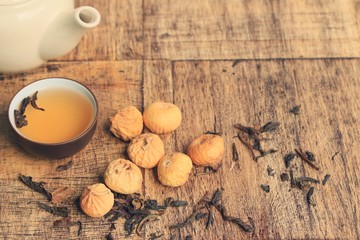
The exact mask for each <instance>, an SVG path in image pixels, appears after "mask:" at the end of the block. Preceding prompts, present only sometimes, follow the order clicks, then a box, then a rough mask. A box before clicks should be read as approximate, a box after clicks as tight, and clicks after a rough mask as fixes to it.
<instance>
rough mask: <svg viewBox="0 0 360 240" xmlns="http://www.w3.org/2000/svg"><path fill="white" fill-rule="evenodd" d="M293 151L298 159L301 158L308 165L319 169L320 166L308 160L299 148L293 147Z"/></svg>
mask: <svg viewBox="0 0 360 240" xmlns="http://www.w3.org/2000/svg"><path fill="white" fill-rule="evenodd" d="M295 152H296V154H297V155H298V156H299V157H300V159H301V160H303V161H304V162H305V163H307V164H308V165H309V166H310V167H312V168H314V169H315V170H317V171H319V170H320V168H319V167H318V166H316V165H315V164H314V163H312V161H310V160H309V159H308V158H307V156H306V155H305V154H304V153H303V152H302V151H301V150H298V149H295Z"/></svg>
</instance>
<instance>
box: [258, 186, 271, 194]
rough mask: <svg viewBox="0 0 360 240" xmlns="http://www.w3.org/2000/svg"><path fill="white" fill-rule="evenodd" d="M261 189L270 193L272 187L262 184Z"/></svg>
mask: <svg viewBox="0 0 360 240" xmlns="http://www.w3.org/2000/svg"><path fill="white" fill-rule="evenodd" d="M260 187H261V189H262V190H264V192H267V193H268V192H270V186H269V185H266V184H261V185H260Z"/></svg>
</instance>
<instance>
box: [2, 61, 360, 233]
mask: <svg viewBox="0 0 360 240" xmlns="http://www.w3.org/2000/svg"><path fill="white" fill-rule="evenodd" d="M359 63H360V62H359V60H312V61H308V60H292V61H289V60H288V61H241V62H233V61H190V62H188V61H179V62H169V61H145V62H144V82H142V80H141V69H142V68H141V61H130V62H113V63H111V64H109V63H106V64H105V63H102V62H92V63H91V64H88V63H86V64H85V63H84V64H81V63H79V64H76V65H75V66H74V65H72V64H69V63H57V64H53V65H52V64H50V65H47V67H44V68H42V69H39V70H38V71H37V72H34V73H33V74H31V73H30V74H29V75H27V76H28V80H23V81H22V80H21V76H13V77H9V78H8V79H4V80H2V81H1V82H0V83H1V85H2V86H8V87H9V86H11V87H13V88H15V87H14V86H16V88H19V87H21V85H23V84H25V83H26V82H28V81H31V79H32V78H34V79H35V78H39V77H42V76H44V75H64V76H66V75H67V76H68V77H75V75H72V74H71V72H76V75H77V76H79V75H78V74H80V73H82V74H83V77H84V78H83V80H82V81H83V82H84V83H85V84H87V85H88V86H89V87H90V88H91V89H92V90H93V91H94V92H95V94H96V96H97V98H98V100H99V104H100V106H101V117H100V121H99V127H98V129H97V131H96V134H95V136H94V139H93V140H92V141H91V143H90V144H89V145H88V146H87V147H86V148H85V149H84V150H83V151H82V152H80V153H79V154H76V155H74V156H73V157H71V158H68V159H64V160H61V161H48V160H45V159H35V158H33V157H31V156H30V155H28V154H27V153H25V152H24V151H23V150H22V149H21V148H20V147H19V146H17V145H16V143H14V142H13V140H12V137H11V133H10V132H9V128H8V126H7V123H6V122H5V121H6V117H5V113H4V112H5V108H6V106H5V105H4V103H5V102H8V101H9V100H10V97H11V94H10V92H9V93H7V94H5V95H2V96H3V97H2V98H3V101H2V103H3V104H2V105H1V109H2V112H3V114H2V117H1V125H2V126H5V127H4V128H3V127H2V128H1V129H2V132H1V135H0V136H1V139H0V140H1V141H0V142H1V149H2V150H1V155H2V158H1V164H2V166H3V167H2V170H1V178H0V189H1V192H2V194H1V197H0V198H1V199H0V201H1V202H2V203H3V204H2V205H1V209H0V212H1V214H0V216H1V218H0V226H1V228H0V229H1V232H0V235H1V236H3V237H4V238H14V237H16V236H27V237H28V238H29V239H39V238H47V239H56V238H57V237H59V236H60V235H63V236H67V237H68V238H70V239H73V238H76V234H77V233H76V227H72V228H71V229H70V230H69V231H68V230H66V229H65V230H59V229H53V228H52V227H51V225H52V222H53V221H55V220H56V219H57V218H56V217H53V216H51V215H49V214H48V213H46V212H44V211H42V210H40V209H39V208H38V207H36V205H34V204H32V203H29V202H31V201H34V200H40V201H44V200H45V199H44V198H43V197H42V196H40V195H39V194H37V193H34V192H32V191H31V190H29V189H28V188H26V187H25V186H24V185H23V184H22V183H20V182H19V181H18V180H17V174H18V173H23V174H27V175H32V176H33V177H34V179H35V180H37V181H45V182H47V185H46V186H47V187H48V188H49V189H51V190H54V189H56V188H58V187H61V186H69V187H71V188H73V189H74V190H75V191H76V193H77V194H76V196H78V195H79V194H80V193H81V191H82V190H83V188H84V187H85V186H86V185H88V184H92V183H95V182H97V181H99V180H98V177H99V175H101V174H102V172H103V171H104V169H105V168H106V165H107V164H108V163H109V161H111V160H113V159H115V158H118V157H126V153H125V149H126V144H125V143H123V142H121V141H119V140H118V139H115V137H114V136H112V135H111V134H110V132H109V131H108V128H107V127H106V121H107V118H108V116H110V115H111V114H113V113H115V112H116V110H117V109H118V108H119V107H121V106H125V105H130V104H132V105H135V106H137V107H138V108H139V109H142V107H143V106H146V105H147V104H148V103H150V102H152V101H156V100H166V101H171V102H174V103H175V104H177V105H178V106H179V107H180V108H181V109H182V112H183V115H184V118H183V122H182V125H181V126H180V128H179V129H178V130H176V131H175V132H174V133H172V134H167V135H163V136H162V138H163V140H164V142H165V144H166V150H167V152H172V151H180V152H184V151H186V148H187V146H188V145H189V143H190V142H191V140H192V139H193V138H194V137H196V136H197V135H199V134H201V133H203V132H205V131H208V130H210V131H213V130H216V131H220V132H222V133H223V136H224V137H225V139H226V146H227V148H226V156H225V158H224V160H223V166H222V168H221V169H220V170H219V171H218V172H217V173H214V174H211V175H201V176H196V173H197V172H200V171H202V169H201V168H198V167H195V168H194V170H193V172H192V174H191V176H190V179H189V181H188V182H187V183H186V184H185V185H184V186H182V187H180V188H175V189H174V188H169V187H165V186H162V185H161V184H160V183H159V182H158V181H157V179H156V172H154V171H152V170H144V171H143V173H144V179H145V180H144V187H143V194H144V196H145V197H148V198H155V199H157V200H158V201H163V199H165V198H166V197H168V196H172V197H174V198H176V199H184V200H187V201H189V203H190V206H189V207H186V208H184V209H171V210H169V211H168V212H167V213H166V214H165V215H164V216H162V219H161V221H160V222H155V223H153V224H149V225H148V226H146V227H145V229H146V232H145V235H146V236H148V235H149V234H150V233H151V232H154V231H159V230H161V231H164V233H165V239H167V238H170V236H171V235H174V236H176V237H177V238H181V239H183V238H184V237H185V236H187V235H192V236H193V237H194V239H204V238H208V239H218V238H225V239H232V237H234V236H236V238H237V239H246V238H250V237H251V236H252V235H249V234H246V233H244V232H243V231H241V230H240V229H238V228H237V227H236V226H235V225H233V224H231V223H223V222H222V220H221V216H220V215H219V214H217V213H215V215H214V216H215V219H216V221H215V223H214V225H213V226H211V228H210V230H205V229H204V227H203V226H204V225H203V224H204V223H203V222H195V223H194V224H192V225H189V226H188V227H186V228H184V229H181V230H179V231H169V230H168V229H167V227H168V226H169V225H171V224H174V223H178V222H181V221H183V220H184V219H186V216H188V215H189V214H191V206H193V205H194V204H196V202H197V201H199V200H200V198H201V197H202V196H203V195H204V194H205V192H206V191H209V192H210V193H212V192H213V191H215V190H216V189H217V188H219V187H222V188H224V197H223V201H222V202H223V204H224V205H225V206H226V207H227V209H228V211H229V212H230V213H231V214H232V215H234V216H237V217H241V218H242V219H244V220H245V221H246V222H247V221H248V219H247V218H248V217H251V218H252V219H253V220H254V222H255V224H256V229H255V232H254V235H253V236H252V237H253V238H255V239H274V238H286V239H288V238H296V239H299V238H302V239H304V238H326V239H329V238H339V237H344V238H347V239H356V238H357V237H359V231H358V229H359V227H360V226H359V219H358V214H357V213H358V212H359V194H358V191H357V190H356V189H358V187H359V166H358V164H357V162H356V156H357V155H358V154H360V153H359V149H358V148H356V139H358V138H359V137H360V133H359V128H358V126H357V116H359V114H360V102H359V100H358V98H357V97H356V96H357V90H356V89H358V88H359V84H360V81H359V78H358V77H357V76H358V75H359V74H358V68H357V66H358V65H359ZM54 68H56V69H57V70H56V73H54V72H50V73H48V72H46V71H47V70H46V69H54ZM160 69H161V70H160ZM344 79H345V80H344ZM298 104H301V112H300V115H298V116H294V115H293V114H291V113H289V109H290V108H291V107H293V106H294V105H298ZM267 121H279V122H280V123H281V126H280V129H279V130H278V131H276V132H275V133H274V134H272V135H271V140H270V141H269V142H268V143H267V145H266V147H274V148H276V149H277V150H278V152H277V153H275V154H273V155H271V156H267V157H265V158H263V159H260V160H259V161H258V162H257V163H256V162H255V161H253V160H252V159H251V156H250V154H249V152H248V150H247V149H246V148H245V147H244V146H243V145H242V144H241V143H240V142H239V141H238V140H237V139H236V138H234V136H235V135H236V130H235V129H234V127H233V124H235V123H242V124H245V125H250V126H251V125H255V124H264V123H266V122H267ZM215 128H216V129H215ZM232 143H235V144H236V146H237V148H238V150H239V153H240V168H237V167H235V168H233V167H232V155H231V144H232ZM299 147H301V148H302V149H304V150H309V151H312V152H314V153H315V155H316V159H317V164H318V165H319V166H320V169H321V170H320V171H315V170H314V169H312V168H310V167H309V166H308V165H306V164H304V163H303V162H302V161H301V160H300V159H295V160H294V162H293V164H292V168H293V169H294V172H295V176H296V177H298V176H304V175H305V176H310V177H313V178H316V179H319V180H322V179H323V177H324V176H325V174H330V175H331V178H330V180H329V181H328V183H327V184H326V185H325V186H322V185H317V186H316V190H315V194H314V200H315V201H316V204H317V205H316V206H309V205H308V204H307V203H306V196H305V195H306V193H304V192H302V191H300V190H297V189H293V188H290V183H289V182H281V181H280V178H279V176H280V174H281V173H283V172H289V170H288V169H286V168H285V165H284V163H283V159H282V158H283V156H284V155H285V154H286V153H288V152H290V151H293V149H294V148H299ZM336 152H339V153H338V154H337V155H336V156H335V157H334V159H333V160H332V156H333V155H334V154H335V153H336ZM70 159H72V160H73V161H74V165H73V166H72V167H71V168H70V169H69V170H68V171H65V172H62V173H58V172H56V171H55V169H56V166H58V165H60V164H63V163H65V162H66V161H68V160H70ZM268 166H270V167H271V168H273V169H274V171H275V176H273V177H271V176H268V174H267V170H266V169H267V167H268ZM261 184H269V185H270V189H271V190H270V192H269V193H265V192H264V191H262V190H261V188H260V185H261ZM76 196H74V197H73V198H74V199H75V198H76ZM74 199H73V200H74ZM67 206H69V207H70V208H71V216H72V218H73V219H74V220H80V221H82V222H83V224H84V227H85V229H84V232H83V233H82V235H81V238H84V239H88V238H89V239H90V238H91V239H94V238H97V239H98V238H103V237H104V236H105V235H106V234H107V233H108V232H109V226H110V225H109V223H107V222H106V221H105V220H102V219H98V220H93V219H89V218H88V217H86V216H84V215H82V214H81V213H79V212H78V211H77V210H76V208H75V207H74V204H73V203H72V202H71V201H70V202H69V203H68V204H67ZM29 216H30V218H31V219H32V221H31V222H30V223H29V224H28V225H26V226H23V223H24V221H26V219H28V217H29ZM9 222H11V224H9ZM122 224H123V221H119V222H117V223H116V226H117V230H116V234H115V236H116V237H118V238H121V237H123V236H124V231H123V229H122ZM43 226H46V227H45V228H44V227H43ZM137 238H138V237H137V236H136V235H134V236H133V239H137ZM142 239H143V238H142Z"/></svg>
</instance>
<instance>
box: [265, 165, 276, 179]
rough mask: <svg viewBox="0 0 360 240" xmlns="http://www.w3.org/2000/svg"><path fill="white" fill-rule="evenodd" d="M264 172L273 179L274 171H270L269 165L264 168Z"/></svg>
mask: <svg viewBox="0 0 360 240" xmlns="http://www.w3.org/2000/svg"><path fill="white" fill-rule="evenodd" d="M266 171H267V173H268V175H269V176H271V177H273V176H274V175H275V172H274V169H272V168H271V167H270V166H269V165H268V166H267V168H266Z"/></svg>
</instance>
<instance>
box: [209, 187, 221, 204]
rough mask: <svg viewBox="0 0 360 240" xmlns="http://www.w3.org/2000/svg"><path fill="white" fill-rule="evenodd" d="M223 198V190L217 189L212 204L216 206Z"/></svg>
mask: <svg viewBox="0 0 360 240" xmlns="http://www.w3.org/2000/svg"><path fill="white" fill-rule="evenodd" d="M221 197H222V190H221V189H219V188H218V189H217V190H216V191H215V193H214V195H213V197H212V198H211V204H213V205H215V204H218V203H219V201H220V200H221Z"/></svg>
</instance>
